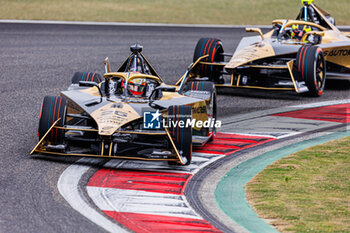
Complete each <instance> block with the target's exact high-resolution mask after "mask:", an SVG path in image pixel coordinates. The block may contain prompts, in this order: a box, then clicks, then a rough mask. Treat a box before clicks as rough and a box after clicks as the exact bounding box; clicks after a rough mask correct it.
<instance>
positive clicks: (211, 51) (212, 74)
mask: <svg viewBox="0 0 350 233" xmlns="http://www.w3.org/2000/svg"><path fill="white" fill-rule="evenodd" d="M223 52H224V48H223V46H222V42H221V40H219V39H215V38H201V39H200V40H199V41H198V43H197V45H196V48H195V50H194V55H193V62H196V61H197V60H198V59H199V58H200V57H203V56H205V55H209V56H208V57H207V58H205V59H204V60H202V61H203V62H214V63H219V62H223V61H224V56H223V55H222V54H223ZM223 70H224V68H223V66H213V65H199V67H198V75H199V76H200V77H208V78H210V80H212V81H215V82H216V83H223V79H222V72H223Z"/></svg>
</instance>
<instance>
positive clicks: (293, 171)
mask: <svg viewBox="0 0 350 233" xmlns="http://www.w3.org/2000/svg"><path fill="white" fill-rule="evenodd" d="M246 194H247V198H248V200H249V202H250V204H251V205H252V206H253V207H254V209H255V210H256V211H257V213H258V214H259V217H262V218H264V219H268V220H269V221H271V222H270V223H271V224H272V225H274V226H276V227H277V229H278V230H280V231H282V232H350V137H347V138H344V139H340V140H337V141H331V142H329V143H326V144H324V145H321V146H316V147H311V148H308V149H306V150H303V151H301V152H298V153H296V154H294V155H291V156H288V157H286V158H283V159H282V160H279V161H277V162H275V163H274V164H272V165H270V166H268V167H267V168H266V169H264V170H263V171H262V172H260V173H259V174H258V175H256V176H255V177H254V179H253V180H252V181H250V182H249V183H248V184H247V186H246Z"/></svg>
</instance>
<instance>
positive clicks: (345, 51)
mask: <svg viewBox="0 0 350 233" xmlns="http://www.w3.org/2000/svg"><path fill="white" fill-rule="evenodd" d="M323 54H324V56H325V57H336V56H343V57H345V56H350V49H339V50H331V51H324V52H323Z"/></svg>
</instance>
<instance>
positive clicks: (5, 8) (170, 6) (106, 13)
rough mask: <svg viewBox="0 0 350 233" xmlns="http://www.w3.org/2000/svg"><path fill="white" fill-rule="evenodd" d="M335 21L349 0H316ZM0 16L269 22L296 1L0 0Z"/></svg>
mask: <svg viewBox="0 0 350 233" xmlns="http://www.w3.org/2000/svg"><path fill="white" fill-rule="evenodd" d="M315 3H317V4H318V5H319V6H320V7H322V8H323V9H325V10H327V11H329V12H330V13H331V14H332V15H333V16H334V17H335V18H336V21H337V23H338V24H339V25H350V14H348V12H349V10H348V9H350V1H349V0H337V1H333V0H316V1H315ZM0 6H1V11H0V18H1V19H34V20H72V21H110V22H151V23H189V24H270V23H271V21H272V20H273V19H277V18H293V19H294V18H295V17H296V16H297V14H298V12H299V10H300V7H301V3H300V0H215V1H209V0H176V1H174V0H128V1H124V0H55V1H51V0H0Z"/></svg>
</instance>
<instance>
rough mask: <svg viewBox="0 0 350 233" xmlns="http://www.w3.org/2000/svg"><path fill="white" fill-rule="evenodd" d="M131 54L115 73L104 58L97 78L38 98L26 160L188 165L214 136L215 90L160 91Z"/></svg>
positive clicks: (193, 85) (199, 85)
mask: <svg viewBox="0 0 350 233" xmlns="http://www.w3.org/2000/svg"><path fill="white" fill-rule="evenodd" d="M131 52H132V53H131V55H130V56H129V57H128V58H127V59H126V60H125V61H124V62H123V64H122V65H121V66H120V68H119V69H118V70H117V71H116V72H111V70H110V62H109V60H108V58H106V60H105V74H104V75H103V78H102V77H101V75H99V74H97V73H83V72H77V73H75V74H74V76H73V78H72V83H71V85H70V86H69V88H68V90H67V91H62V92H61V94H60V96H46V97H45V98H44V100H43V103H42V105H41V113H40V120H39V132H38V134H39V143H38V144H37V145H36V146H35V148H34V149H33V151H32V152H31V154H34V153H43V154H53V155H70V156H93V157H102V158H118V159H136V160H152V161H168V163H169V164H174V165H177V164H179V165H188V164H190V162H191V158H192V146H193V145H194V146H202V145H204V144H205V143H207V142H208V141H210V140H212V139H213V137H214V135H215V127H216V126H217V122H216V119H215V118H216V91H215V86H214V84H213V83H212V82H198V81H194V82H187V83H186V85H181V86H180V87H179V88H177V89H176V88H175V87H172V86H167V85H166V84H165V83H164V81H163V79H162V78H161V77H160V76H159V75H158V73H157V72H156V71H155V69H154V68H153V67H152V65H151V64H150V63H149V62H148V60H147V59H146V58H145V56H144V55H143V54H142V46H140V45H134V46H131Z"/></svg>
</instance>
